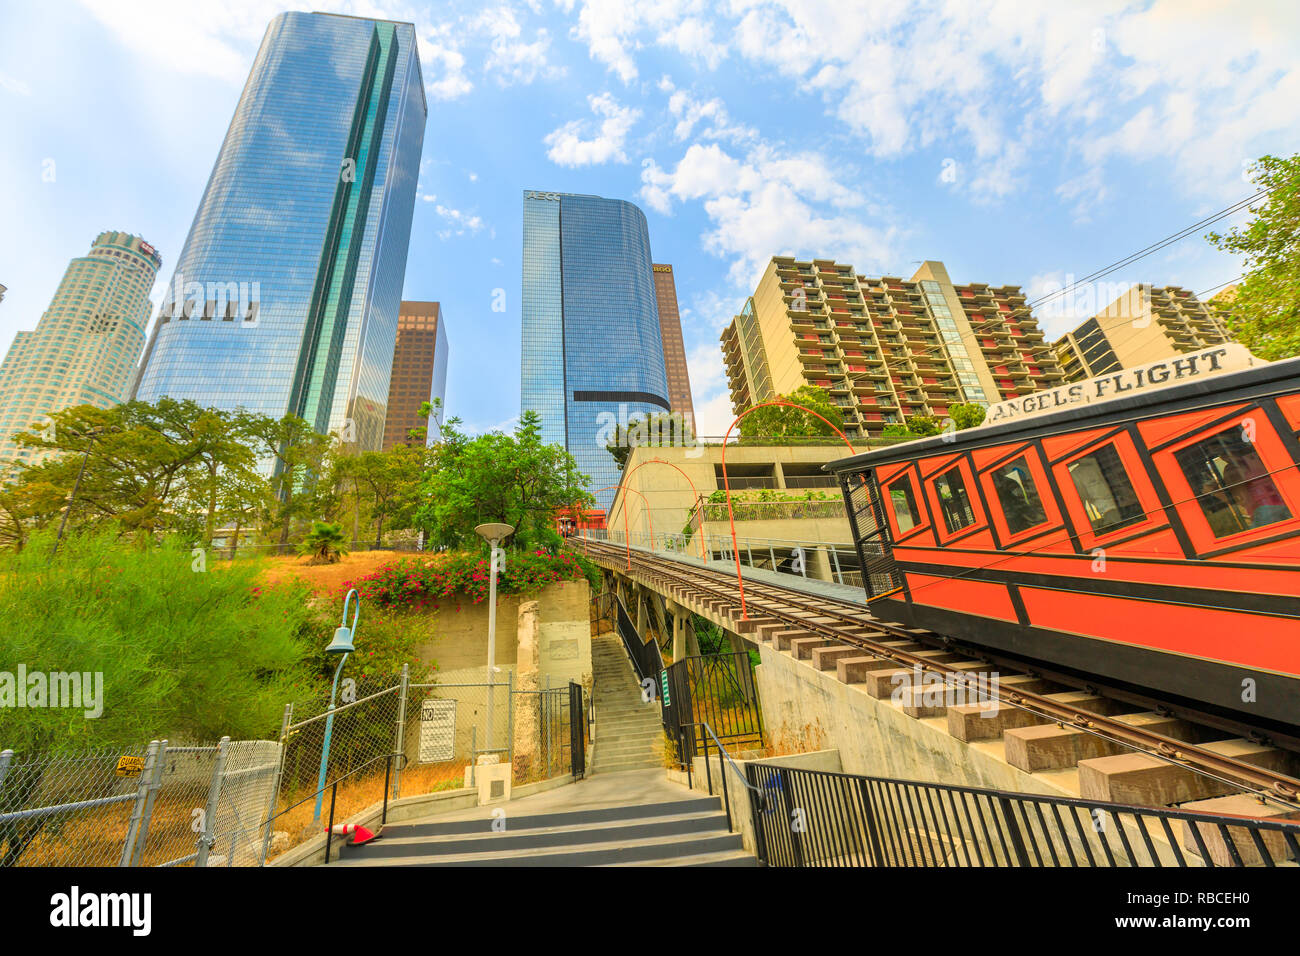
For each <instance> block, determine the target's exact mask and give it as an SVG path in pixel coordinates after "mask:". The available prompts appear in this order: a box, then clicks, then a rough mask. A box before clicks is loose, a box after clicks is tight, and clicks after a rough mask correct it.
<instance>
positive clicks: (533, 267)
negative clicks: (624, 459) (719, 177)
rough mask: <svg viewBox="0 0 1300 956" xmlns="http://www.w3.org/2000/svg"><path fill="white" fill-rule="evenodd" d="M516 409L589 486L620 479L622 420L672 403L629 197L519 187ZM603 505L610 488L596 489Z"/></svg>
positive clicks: (646, 249) (641, 218)
mask: <svg viewBox="0 0 1300 956" xmlns="http://www.w3.org/2000/svg"><path fill="white" fill-rule="evenodd" d="M523 268H524V287H523V354H522V373H523V381H522V392H521V394H522V403H521V404H522V408H523V411H525V412H527V411H535V412H537V413H538V414H539V415H541V418H542V437H543V439H544V440H545V441H548V442H554V443H558V444H563V445H564V446H565V447H566V448H567V449H568V450H569V452H570V454H572V455H573V457H574V458H575V459H576V460H577V462H578V467H579V469H580V470H581V471H582V472H583V473H584V474H586V475H588V476H590V478H591V481H590V483H589V487H590V488H591V489H593V490H595V489H597V488H604V487H605V486H607V485H617V484H618V481H619V470H618V465H617V464H616V463H615V462H614V459H613V457H612V456H611V455H610V454H609V452H608V451H607V450H606V449H605V444H606V442H607V441H608V440H609V439H610V438H612V437H613V435H614V433H615V428H616V427H617V426H618V425H626V424H627V422H628V420H629V419H630V418H633V417H637V416H640V415H655V414H661V413H666V412H669V411H671V404H670V402H669V397H668V378H667V375H666V374H665V371H664V345H663V336H662V335H661V333H660V327H659V309H658V306H657V304H656V299H655V282H654V273H653V272H652V270H651V258H650V233H649V230H648V229H647V227H646V219H645V214H644V213H643V212H641V210H640V209H638V208H637V207H636V206H634V205H633V204H632V203H630V202H624V201H622V200H618V199H602V198H601V197H599V196H580V195H573V194H570V193H550V192H533V191H529V192H525V193H524V266H523ZM596 497H597V500H598V501H599V504H600V507H602V508H608V506H609V503H610V501H611V500H613V497H614V492H613V491H605V492H601V493H600V494H598V495H597V496H596Z"/></svg>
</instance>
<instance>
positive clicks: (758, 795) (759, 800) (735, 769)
mask: <svg viewBox="0 0 1300 956" xmlns="http://www.w3.org/2000/svg"><path fill="white" fill-rule="evenodd" d="M687 727H703V728H704V730H705V731H706V732H707V734H708V737H705V738H704V776H705V780H706V781H707V782H708V785H709V796H712V795H713V773H712V772H711V771H710V769H709V737H712V738H713V742H714V743H715V744H717V745H718V766H719V769H722V768H723V766H724V765H723V760H725V761H726V763H727V764H729V765H730V766H731V771H732V773H734V774H735V775H736V776H737V777H738V778H739V779H740V782H741V783H742V784H744V785H745V788H746V789H747V790H750V791H752V792H753V793H754V794H755V796H751V797H750V801H751V806H752V807H753V808H754V809H755V810H757V811H759V812H760V813H761V812H763V811H764V810H765V809H766V807H767V803H766V800H765V798H764V794H763V791H761V790H759V789H758V788H757V787H755V786H754V785H753V784H752V783H750V782H749V781H748V780H746V779H745V775H744V773H742V772H741V769H740V767H739V766H738V765H737V764H736V761H735V760H733V759H732V758H731V754H729V753H728V752H727V748H726V747H724V746H723V745H722V741H721V740H719V739H718V735H717V734H715V733H714V732H713V728H712V727H710V726H709V723H708V721H706V720H697V721H692V722H691V723H686V724H682V725H681V726H680V727H678V731H677V733H678V746H679V747H681V745H682V743H683V740H682V738H683V737H684V732H685V729H686V728H687ZM686 783H687V786H688V787H690V788H691V789H694V783H693V779H692V770H691V762H690V761H686ZM719 784H720V786H721V787H722V804H723V807H724V808H725V809H726V813H727V832H728V833H730V832H732V830H731V791H730V790H728V789H727V777H726V772H725V769H724V770H723V775H722V778H721V779H720V780H719Z"/></svg>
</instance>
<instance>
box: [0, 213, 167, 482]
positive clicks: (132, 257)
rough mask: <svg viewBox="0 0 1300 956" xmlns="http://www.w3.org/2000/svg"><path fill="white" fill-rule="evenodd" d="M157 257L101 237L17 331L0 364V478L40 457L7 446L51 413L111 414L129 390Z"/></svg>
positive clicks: (139, 244) (130, 239)
mask: <svg viewBox="0 0 1300 956" xmlns="http://www.w3.org/2000/svg"><path fill="white" fill-rule="evenodd" d="M160 265H162V258H161V257H160V256H159V255H158V252H157V250H155V249H154V247H153V246H151V245H149V243H147V242H145V241H144V240H143V239H141V238H140V237H139V236H133V235H131V234H130V233H126V232H101V233H100V234H99V236H98V237H97V238H96V239H95V242H94V244H93V245H91V247H90V252H89V253H87V254H86V255H84V256H82V257H81V258H78V259H73V260H72V261H71V262H70V263H68V270H67V272H65V273H64V274H63V281H62V282H60V283H59V288H58V290H57V291H56V292H55V293H54V298H53V299H52V300H51V301H50V307H49V309H48V310H46V312H45V314H44V315H42V316H41V318H40V321H39V322H37V323H36V329H35V331H32V332H19V333H18V334H17V335H16V336H14V342H13V345H12V346H11V347H10V349H9V354H8V355H6V356H5V359H4V362H2V363H0V478H6V477H8V476H9V475H10V473H11V472H12V469H11V468H10V467H9V464H10V463H11V462H12V461H14V460H18V461H22V462H25V463H26V464H29V465H32V464H35V463H36V462H37V461H40V460H41V459H42V458H44V457H45V456H46V453H45V452H43V451H40V450H38V449H33V448H20V447H19V446H17V445H15V444H14V443H13V441H12V440H11V439H12V437H13V435H14V433H15V432H20V431H25V430H28V429H30V428H31V427H32V425H33V424H35V423H37V422H38V420H39V419H40V418H41V417H42V416H44V415H47V414H49V413H51V412H57V411H60V410H62V409H65V408H70V407H71V406H73V405H94V406H95V407H97V408H111V407H112V406H114V405H116V404H117V403H118V402H120V401H122V399H123V398H124V397H125V396H126V393H127V392H128V391H129V389H130V385H131V375H132V372H133V371H134V370H135V360H136V357H137V356H138V355H139V354H140V346H142V345H143V344H144V327H145V325H146V324H147V323H148V322H149V311H150V304H149V290H150V289H152V288H153V283H154V277H155V276H156V275H157V274H158V267H159V266H160Z"/></svg>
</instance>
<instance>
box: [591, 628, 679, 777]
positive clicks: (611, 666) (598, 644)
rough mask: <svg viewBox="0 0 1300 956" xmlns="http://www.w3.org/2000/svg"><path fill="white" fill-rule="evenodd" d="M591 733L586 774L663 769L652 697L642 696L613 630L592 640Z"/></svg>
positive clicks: (657, 715) (656, 708) (661, 731)
mask: <svg viewBox="0 0 1300 956" xmlns="http://www.w3.org/2000/svg"><path fill="white" fill-rule="evenodd" d="M591 666H592V672H593V675H594V676H593V693H594V697H595V703H596V731H595V741H594V742H593V744H592V755H591V767H590V771H591V773H618V772H620V771H624V770H646V769H649V768H651V767H659V768H662V767H663V765H664V763H663V745H664V728H663V719H662V717H661V716H660V711H659V704H658V702H657V701H651V702H650V703H644V702H642V700H641V685H640V684H639V683H637V678H636V672H635V671H634V670H633V669H632V662H631V661H630V660H628V657H627V651H626V650H624V648H623V641H622V639H621V638H619V636H618V635H617V634H601V635H599V636H596V637H593V638H592V639H591Z"/></svg>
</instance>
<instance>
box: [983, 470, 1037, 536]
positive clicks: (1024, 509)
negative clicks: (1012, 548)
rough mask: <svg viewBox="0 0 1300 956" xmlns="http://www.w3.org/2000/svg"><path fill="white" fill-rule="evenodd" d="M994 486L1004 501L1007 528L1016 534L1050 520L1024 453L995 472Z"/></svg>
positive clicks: (1000, 498)
mask: <svg viewBox="0 0 1300 956" xmlns="http://www.w3.org/2000/svg"><path fill="white" fill-rule="evenodd" d="M992 477H993V489H994V490H995V491H996V492H997V494H998V503H999V504H1000V505H1002V515H1003V517H1004V518H1006V521H1007V530H1008V531H1010V532H1011V533H1012V534H1019V533H1020V532H1022V531H1028V530H1029V529H1030V528H1032V527H1034V525H1038V524H1042V523H1043V522H1044V521H1046V520H1047V512H1046V511H1044V510H1043V503H1042V501H1041V500H1039V497H1038V489H1037V488H1036V487H1035V486H1034V477H1033V475H1031V474H1030V473H1029V462H1028V461H1027V460H1026V459H1025V456H1024V455H1021V456H1020V457H1019V458H1017V459H1016V460H1015V461H1013V462H1011V463H1010V464H1006V465H1003V466H1002V467H1001V468H999V469H998V470H997V471H995V472H993V476H992Z"/></svg>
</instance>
